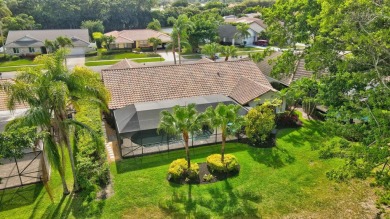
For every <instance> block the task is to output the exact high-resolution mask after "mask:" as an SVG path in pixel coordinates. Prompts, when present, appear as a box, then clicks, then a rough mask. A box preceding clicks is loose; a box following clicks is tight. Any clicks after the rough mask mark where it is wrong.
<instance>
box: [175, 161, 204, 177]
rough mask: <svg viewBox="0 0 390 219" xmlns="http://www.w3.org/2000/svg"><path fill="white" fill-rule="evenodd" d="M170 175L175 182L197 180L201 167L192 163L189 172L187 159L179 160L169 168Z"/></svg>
mask: <svg viewBox="0 0 390 219" xmlns="http://www.w3.org/2000/svg"><path fill="white" fill-rule="evenodd" d="M168 174H169V176H168V177H169V178H173V179H174V180H178V179H182V178H189V179H196V178H197V177H198V175H199V165H198V164H197V163H191V168H190V171H188V164H187V161H186V159H184V158H181V159H177V160H174V161H173V162H172V163H171V165H170V166H169V170H168Z"/></svg>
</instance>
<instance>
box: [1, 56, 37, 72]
mask: <svg viewBox="0 0 390 219" xmlns="http://www.w3.org/2000/svg"><path fill="white" fill-rule="evenodd" d="M23 65H34V63H33V61H31V60H29V59H19V60H16V61H2V62H0V72H8V71H17V70H18V69H20V68H21V67H22V66H23Z"/></svg>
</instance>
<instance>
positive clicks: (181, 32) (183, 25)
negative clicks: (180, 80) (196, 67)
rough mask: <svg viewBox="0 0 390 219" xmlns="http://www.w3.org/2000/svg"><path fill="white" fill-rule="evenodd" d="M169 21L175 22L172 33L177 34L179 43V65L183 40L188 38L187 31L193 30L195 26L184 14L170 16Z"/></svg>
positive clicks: (170, 22)
mask: <svg viewBox="0 0 390 219" xmlns="http://www.w3.org/2000/svg"><path fill="white" fill-rule="evenodd" d="M168 23H169V24H173V32H172V34H171V35H174V34H175V35H177V42H178V43H177V45H178V53H179V65H180V64H181V56H180V55H181V42H180V41H181V40H182V39H183V40H185V41H187V40H188V35H187V31H188V30H192V29H193V28H194V24H193V23H192V22H191V21H190V19H189V18H188V17H187V15H185V14H182V15H179V17H178V18H177V19H175V18H173V17H169V18H168Z"/></svg>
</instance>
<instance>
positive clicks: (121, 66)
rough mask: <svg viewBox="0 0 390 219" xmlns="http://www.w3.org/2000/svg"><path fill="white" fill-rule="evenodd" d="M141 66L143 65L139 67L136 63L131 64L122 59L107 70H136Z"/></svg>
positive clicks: (129, 61) (131, 62)
mask: <svg viewBox="0 0 390 219" xmlns="http://www.w3.org/2000/svg"><path fill="white" fill-rule="evenodd" d="M142 66H143V65H141V64H139V63H137V62H133V61H131V60H128V59H123V60H122V61H120V62H117V63H115V64H114V65H112V66H110V67H109V68H107V69H125V68H138V67H142Z"/></svg>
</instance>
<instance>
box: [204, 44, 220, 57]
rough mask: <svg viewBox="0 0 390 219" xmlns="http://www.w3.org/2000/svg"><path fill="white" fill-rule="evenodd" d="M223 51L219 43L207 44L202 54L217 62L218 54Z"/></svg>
mask: <svg viewBox="0 0 390 219" xmlns="http://www.w3.org/2000/svg"><path fill="white" fill-rule="evenodd" d="M220 50H221V46H220V45H219V44H218V43H210V44H206V45H204V46H203V48H202V53H203V54H205V55H207V56H209V57H210V59H211V60H213V61H215V59H216V53H218V52H219V51H220Z"/></svg>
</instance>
